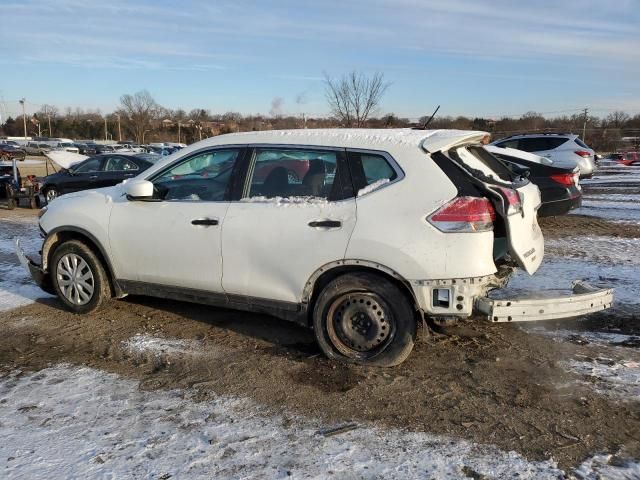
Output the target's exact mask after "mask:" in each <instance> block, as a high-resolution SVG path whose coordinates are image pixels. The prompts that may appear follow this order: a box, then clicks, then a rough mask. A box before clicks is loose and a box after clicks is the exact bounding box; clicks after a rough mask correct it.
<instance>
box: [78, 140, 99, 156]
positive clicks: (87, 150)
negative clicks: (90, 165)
mask: <svg viewBox="0 0 640 480" xmlns="http://www.w3.org/2000/svg"><path fill="white" fill-rule="evenodd" d="M73 145H74V147H76V148H77V149H78V153H79V154H81V155H95V154H96V153H97V152H96V144H95V143H90V142H86V143H84V142H74V143H73Z"/></svg>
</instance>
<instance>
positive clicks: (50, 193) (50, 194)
mask: <svg viewBox="0 0 640 480" xmlns="http://www.w3.org/2000/svg"><path fill="white" fill-rule="evenodd" d="M43 194H44V199H45V200H46V201H47V203H49V202H51V201H53V200H55V199H56V198H58V190H57V189H56V187H47V188H46V190H45V191H44V192H43Z"/></svg>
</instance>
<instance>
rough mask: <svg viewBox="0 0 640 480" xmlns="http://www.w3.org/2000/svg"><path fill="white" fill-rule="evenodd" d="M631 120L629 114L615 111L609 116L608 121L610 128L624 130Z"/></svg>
mask: <svg viewBox="0 0 640 480" xmlns="http://www.w3.org/2000/svg"><path fill="white" fill-rule="evenodd" d="M630 119H631V117H630V116H629V115H628V114H627V113H625V112H621V111H615V112H611V113H610V114H609V115H607V118H606V121H607V123H608V125H609V126H610V127H613V128H622V127H624V125H625V123H627V122H628V121H629V120H630Z"/></svg>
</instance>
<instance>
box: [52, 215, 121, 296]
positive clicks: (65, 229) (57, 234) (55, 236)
mask: <svg viewBox="0 0 640 480" xmlns="http://www.w3.org/2000/svg"><path fill="white" fill-rule="evenodd" d="M65 233H77V234H80V235H82V236H83V237H86V238H88V239H89V240H90V241H91V243H92V244H93V245H94V246H95V247H96V248H97V249H98V251H99V253H100V255H101V256H102V258H103V259H104V261H105V263H106V265H105V267H106V269H107V275H108V276H109V278H110V279H111V284H112V285H113V289H114V293H115V296H116V297H118V298H119V297H122V296H124V295H125V292H124V291H123V290H122V288H120V285H119V284H118V281H117V279H116V276H115V273H114V270H113V265H112V264H111V259H110V258H109V255H107V251H106V250H105V248H104V247H103V246H102V244H101V243H100V242H99V241H98V239H97V238H96V237H95V236H94V235H93V234H91V233H90V232H88V231H87V230H85V229H84V228H80V227H74V226H71V225H63V226H61V227H56V228H54V229H53V230H51V231H50V232H48V233H47V234H46V237H45V239H44V243H43V244H42V267H41V268H42V271H43V272H44V273H47V272H48V263H49V252H50V250H51V247H53V246H54V245H56V244H57V243H58V242H59V241H61V240H62V238H61V237H62V236H63V235H64V234H65Z"/></svg>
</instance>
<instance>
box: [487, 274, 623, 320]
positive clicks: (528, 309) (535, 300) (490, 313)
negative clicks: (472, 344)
mask: <svg viewBox="0 0 640 480" xmlns="http://www.w3.org/2000/svg"><path fill="white" fill-rule="evenodd" d="M612 303H613V289H602V288H595V287H592V286H591V285H589V284H588V283H586V282H582V281H575V282H574V283H573V295H563V296H555V297H540V296H538V297H520V298H517V297H516V298H507V299H493V298H488V297H481V298H478V299H477V300H476V310H477V311H479V312H480V313H483V314H485V315H486V318H487V320H489V321H491V322H532V321H537V320H557V319H561V318H572V317H577V316H579V315H586V314H588V313H593V312H598V311H600V310H605V309H607V308H610V307H611V305H612Z"/></svg>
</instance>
